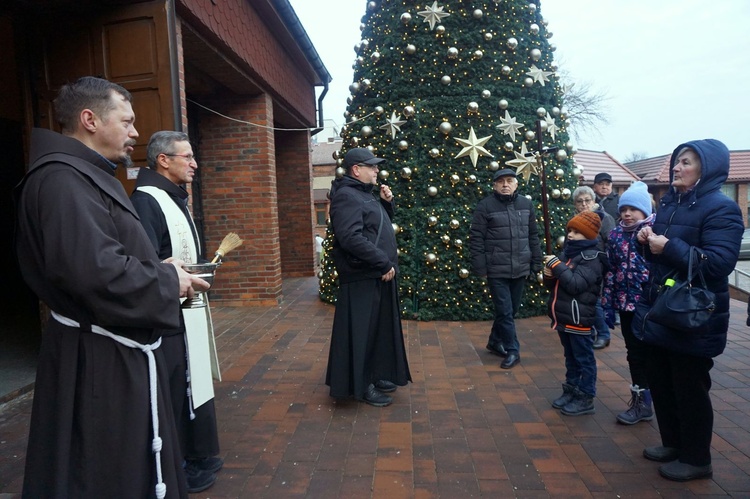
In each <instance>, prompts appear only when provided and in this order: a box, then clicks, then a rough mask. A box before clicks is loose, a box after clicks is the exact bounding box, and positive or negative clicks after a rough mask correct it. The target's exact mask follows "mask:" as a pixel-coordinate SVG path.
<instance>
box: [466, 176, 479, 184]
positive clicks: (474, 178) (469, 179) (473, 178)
mask: <svg viewBox="0 0 750 499" xmlns="http://www.w3.org/2000/svg"><path fill="white" fill-rule="evenodd" d="M466 181H467V182H468V183H470V184H476V183H477V176H476V175H474V174H472V175H469V176H468V177H466Z"/></svg>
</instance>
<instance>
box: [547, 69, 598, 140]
mask: <svg viewBox="0 0 750 499" xmlns="http://www.w3.org/2000/svg"><path fill="white" fill-rule="evenodd" d="M557 74H558V76H559V78H560V81H561V84H562V87H563V89H564V93H563V105H564V107H565V108H566V110H567V117H568V119H570V122H571V125H570V127H569V131H570V133H571V135H572V136H573V138H574V139H575V140H576V142H581V138H582V137H584V136H586V135H588V134H597V135H598V136H599V137H601V132H600V131H599V127H600V126H602V125H607V124H608V123H609V108H608V107H607V101H609V99H610V97H609V96H608V95H607V93H606V92H601V91H597V90H595V89H594V87H593V85H592V83H591V82H589V81H575V80H573V79H572V78H571V77H570V74H569V73H568V72H567V71H565V70H558V72H557Z"/></svg>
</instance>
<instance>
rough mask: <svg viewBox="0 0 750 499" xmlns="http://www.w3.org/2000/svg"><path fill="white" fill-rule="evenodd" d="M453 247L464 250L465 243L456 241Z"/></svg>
mask: <svg viewBox="0 0 750 499" xmlns="http://www.w3.org/2000/svg"><path fill="white" fill-rule="evenodd" d="M453 246H455V247H456V248H463V246H464V242H463V241H462V240H460V239H456V240H455V241H453Z"/></svg>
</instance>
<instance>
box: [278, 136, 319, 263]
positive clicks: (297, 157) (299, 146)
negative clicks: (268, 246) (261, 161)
mask: <svg viewBox="0 0 750 499" xmlns="http://www.w3.org/2000/svg"><path fill="white" fill-rule="evenodd" d="M276 172H277V174H278V193H279V233H280V238H281V270H282V273H283V275H284V277H292V276H294V277H299V276H311V275H313V274H314V267H315V240H314V234H313V220H314V213H315V210H314V206H313V196H312V188H311V186H312V162H311V160H310V134H309V132H283V131H280V132H277V133H276Z"/></svg>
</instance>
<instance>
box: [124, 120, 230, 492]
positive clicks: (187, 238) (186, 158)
mask: <svg viewBox="0 0 750 499" xmlns="http://www.w3.org/2000/svg"><path fill="white" fill-rule="evenodd" d="M147 161H148V165H149V168H141V169H140V171H139V174H138V181H137V183H136V190H135V191H134V192H133V194H132V196H131V201H132V202H133V205H134V206H135V208H136V210H137V211H138V215H139V216H140V218H141V223H142V224H143V226H144V228H145V229H146V233H147V234H148V237H149V239H150V240H151V242H152V244H153V245H154V248H155V249H156V251H157V253H158V254H159V258H161V259H166V258H169V257H175V258H179V259H181V260H183V261H185V262H186V263H198V262H199V261H205V260H204V259H202V258H201V256H200V244H199V241H198V235H197V232H196V230H195V225H194V224H193V219H192V216H191V215H190V211H189V210H188V193H187V190H186V189H185V185H186V184H189V183H191V182H192V181H193V177H194V176H195V171H196V170H197V168H198V164H197V162H196V161H195V156H194V155H193V149H192V146H191V145H190V142H189V140H188V135H187V134H185V133H182V132H170V131H162V132H156V133H155V134H154V135H152V136H151V139H150V140H149V143H148V150H147ZM182 313H183V321H182V327H181V328H180V329H179V330H174V331H164V332H163V333H162V346H161V348H162V350H164V356H165V357H166V358H167V364H168V367H169V370H170V371H169V376H170V380H169V381H170V391H171V399H172V405H173V409H174V412H175V419H176V422H177V430H178V433H179V436H180V442H181V445H182V450H183V455H184V456H185V460H186V465H185V472H186V476H187V480H188V489H189V490H190V492H194V491H195V492H198V491H200V490H205V489H206V488H208V487H210V486H211V485H212V484H213V482H214V481H215V480H216V472H217V471H218V470H219V469H220V468H221V466H222V465H223V460H222V459H221V458H220V457H218V456H217V455H218V454H219V438H218V432H217V428H216V411H215V408H214V401H213V395H214V394H213V381H212V377H217V379H220V378H218V375H219V371H218V362H217V359H216V351H215V344H214V336H213V326H212V324H211V313H210V310H209V307H208V306H206V307H203V308H196V309H182Z"/></svg>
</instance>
